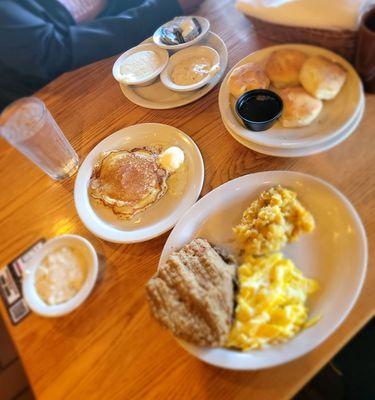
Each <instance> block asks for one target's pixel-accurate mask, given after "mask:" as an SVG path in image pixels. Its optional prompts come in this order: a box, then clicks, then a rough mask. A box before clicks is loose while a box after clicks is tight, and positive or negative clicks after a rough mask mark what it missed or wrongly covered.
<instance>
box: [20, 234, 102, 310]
mask: <svg viewBox="0 0 375 400" xmlns="http://www.w3.org/2000/svg"><path fill="white" fill-rule="evenodd" d="M61 246H69V247H74V248H77V249H79V251H80V252H81V253H82V255H83V256H84V257H85V261H86V265H87V277H86V280H85V282H84V284H83V285H82V287H81V289H80V290H79V292H78V293H77V294H76V295H75V296H74V297H72V298H71V299H70V300H68V301H66V302H65V303H61V304H56V305H49V304H47V303H45V302H44V301H43V300H42V299H41V298H40V296H39V295H38V292H37V291H36V288H35V273H36V270H37V268H38V266H39V265H40V263H41V261H42V260H43V258H44V257H46V256H47V255H48V254H50V253H51V252H53V251H54V250H55V249H57V248H59V247H61ZM98 269H99V266H98V256H97V254H96V251H95V249H94V246H93V245H92V244H91V243H90V242H89V241H88V240H87V239H85V238H83V237H81V236H78V235H61V236H57V237H55V238H54V239H51V240H49V241H48V242H46V243H45V245H44V246H43V247H42V248H41V249H40V251H39V252H38V253H37V254H35V256H34V258H33V259H32V261H31V263H30V265H29V266H28V268H27V269H26V271H25V273H24V277H23V284H22V290H23V296H24V299H25V301H26V303H27V304H28V306H29V307H30V309H31V310H32V311H34V312H35V313H36V314H39V315H42V316H44V317H60V316H62V315H65V314H68V313H70V312H71V311H73V310H75V309H76V308H77V307H79V306H80V305H81V304H82V303H83V302H84V301H85V300H86V299H87V297H88V296H89V295H90V293H91V291H92V290H93V288H94V286H95V283H96V280H97V277H98Z"/></svg>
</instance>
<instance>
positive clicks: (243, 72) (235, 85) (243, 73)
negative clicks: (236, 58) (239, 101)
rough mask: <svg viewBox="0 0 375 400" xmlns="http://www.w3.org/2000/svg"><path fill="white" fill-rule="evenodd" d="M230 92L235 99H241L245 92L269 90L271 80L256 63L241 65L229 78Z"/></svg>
mask: <svg viewBox="0 0 375 400" xmlns="http://www.w3.org/2000/svg"><path fill="white" fill-rule="evenodd" d="M228 85H229V91H230V92H231V94H232V95H233V96H234V97H240V96H241V95H242V94H244V93H245V92H248V91H249V90H254V89H268V87H269V85H270V80H269V79H268V77H267V75H266V74H265V73H264V71H263V68H262V67H261V66H260V65H258V64H254V63H248V64H244V65H241V66H239V67H237V68H235V69H234V70H233V72H232V73H231V74H230V76H229V81H228Z"/></svg>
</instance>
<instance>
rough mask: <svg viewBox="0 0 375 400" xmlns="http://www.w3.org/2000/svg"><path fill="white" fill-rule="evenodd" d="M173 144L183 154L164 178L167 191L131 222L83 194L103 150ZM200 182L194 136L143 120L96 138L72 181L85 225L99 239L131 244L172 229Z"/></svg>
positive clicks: (193, 198) (199, 160)
mask: <svg viewBox="0 0 375 400" xmlns="http://www.w3.org/2000/svg"><path fill="white" fill-rule="evenodd" d="M153 145H154V146H162V147H163V149H165V148H167V147H170V146H177V147H179V148H180V149H181V150H182V151H183V152H184V156H185V160H184V163H183V165H182V167H181V168H180V169H179V170H178V172H176V173H175V174H174V175H172V176H170V177H169V178H168V190H167V192H166V194H165V195H164V196H163V197H162V198H160V199H159V200H158V201H157V202H155V204H152V205H151V206H150V207H149V208H147V209H145V210H144V211H142V212H141V213H139V214H136V215H134V216H133V218H131V219H130V220H124V219H121V218H119V217H118V216H117V215H116V214H114V212H113V211H112V210H111V209H108V207H104V206H103V205H102V204H97V202H95V201H93V199H92V198H91V196H90V195H89V193H88V187H89V182H90V178H91V176H92V174H93V171H94V167H95V165H96V164H97V162H98V160H99V159H100V157H101V155H102V154H103V153H104V152H107V151H111V150H120V149H121V150H122V149H126V150H131V149H135V148H141V147H143V146H153ZM203 181H204V165H203V160H202V156H201V153H200V151H199V149H198V147H197V145H196V144H195V143H194V142H193V140H192V139H191V138H190V137H189V136H188V135H186V134H185V133H183V132H182V131H180V130H179V129H177V128H174V127H172V126H169V125H164V124H156V123H145V124H139V125H133V126H128V127H126V128H123V129H121V130H119V131H117V132H115V133H113V134H112V135H110V136H108V137H106V138H105V139H104V140H102V141H101V142H99V143H98V144H97V145H96V146H95V147H94V148H93V149H92V150H91V152H90V153H89V154H88V156H87V157H86V158H85V160H84V161H83V163H82V165H81V167H80V169H79V171H78V174H77V178H76V181H75V186H74V201H75V206H76V209H77V212H78V215H79V217H80V219H81V220H82V222H83V224H84V225H85V226H86V228H87V229H88V230H89V231H90V232H92V233H93V234H94V235H96V236H98V237H100V238H101V239H104V240H108V241H110V242H115V243H135V242H141V241H145V240H149V239H152V238H154V237H156V236H159V235H161V234H162V233H164V232H166V231H168V230H169V229H171V228H172V227H173V226H174V225H175V224H176V222H177V221H178V219H179V218H180V217H181V215H182V214H183V213H184V212H185V211H186V210H188V209H189V207H191V206H192V205H193V204H194V203H195V202H196V200H197V199H198V197H199V194H200V192H201V190H202V185H203Z"/></svg>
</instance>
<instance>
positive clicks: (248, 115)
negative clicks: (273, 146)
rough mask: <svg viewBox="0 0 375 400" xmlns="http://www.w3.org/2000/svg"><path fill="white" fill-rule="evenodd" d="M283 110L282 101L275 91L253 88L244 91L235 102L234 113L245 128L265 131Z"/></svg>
mask: <svg viewBox="0 0 375 400" xmlns="http://www.w3.org/2000/svg"><path fill="white" fill-rule="evenodd" d="M282 112H283V101H282V100H281V98H280V96H279V95H278V94H276V93H275V92H272V91H271V90H267V89H255V90H250V91H249V92H246V93H244V94H243V95H242V96H241V97H239V98H238V100H237V102H236V113H237V115H238V116H239V117H240V118H241V121H242V122H243V123H244V125H245V126H246V128H248V129H250V130H252V131H256V132H259V131H265V130H266V129H269V128H271V126H272V125H273V124H274V123H275V122H276V121H277V119H278V118H279V117H280V115H281V113H282Z"/></svg>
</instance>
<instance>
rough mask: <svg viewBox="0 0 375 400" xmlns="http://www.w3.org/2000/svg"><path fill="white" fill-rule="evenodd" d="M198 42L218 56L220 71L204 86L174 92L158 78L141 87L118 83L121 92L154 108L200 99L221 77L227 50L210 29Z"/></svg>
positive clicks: (146, 106)
mask: <svg viewBox="0 0 375 400" xmlns="http://www.w3.org/2000/svg"><path fill="white" fill-rule="evenodd" d="M143 43H153V41H152V38H148V39H147V40H145V41H144V42H143ZM198 44H199V45H202V46H209V47H212V48H213V49H214V50H216V51H217V52H218V54H219V56H220V71H219V72H218V73H217V74H216V75H215V77H214V78H213V79H212V80H211V81H210V82H209V83H208V84H207V85H205V86H204V87H202V88H200V89H198V90H194V91H190V92H176V91H173V90H170V89H168V88H167V87H165V86H164V85H163V83H162V82H161V80H160V78H158V79H157V80H156V81H155V83H153V84H152V85H149V86H143V87H142V86H127V85H124V84H120V88H121V90H122V93H123V94H124V95H125V97H126V98H127V99H129V100H130V101H131V102H133V103H135V104H137V105H138V106H141V107H145V108H151V109H155V110H163V109H169V108H176V107H181V106H184V105H186V104H189V103H192V102H194V101H196V100H198V99H200V98H201V97H203V96H204V95H206V94H207V93H208V92H210V91H211V90H212V89H213V88H214V87H215V86H216V85H217V84H218V83H219V82H220V80H221V78H222V77H223V75H224V73H225V70H226V68H227V65H228V50H227V47H226V45H225V43H224V41H223V40H222V39H221V38H220V37H219V36H218V35H216V34H215V33H213V32H211V31H210V32H208V33H207V35H206V36H205V37H204V38H203V39H202V40H201V41H200V42H199V43H198Z"/></svg>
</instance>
